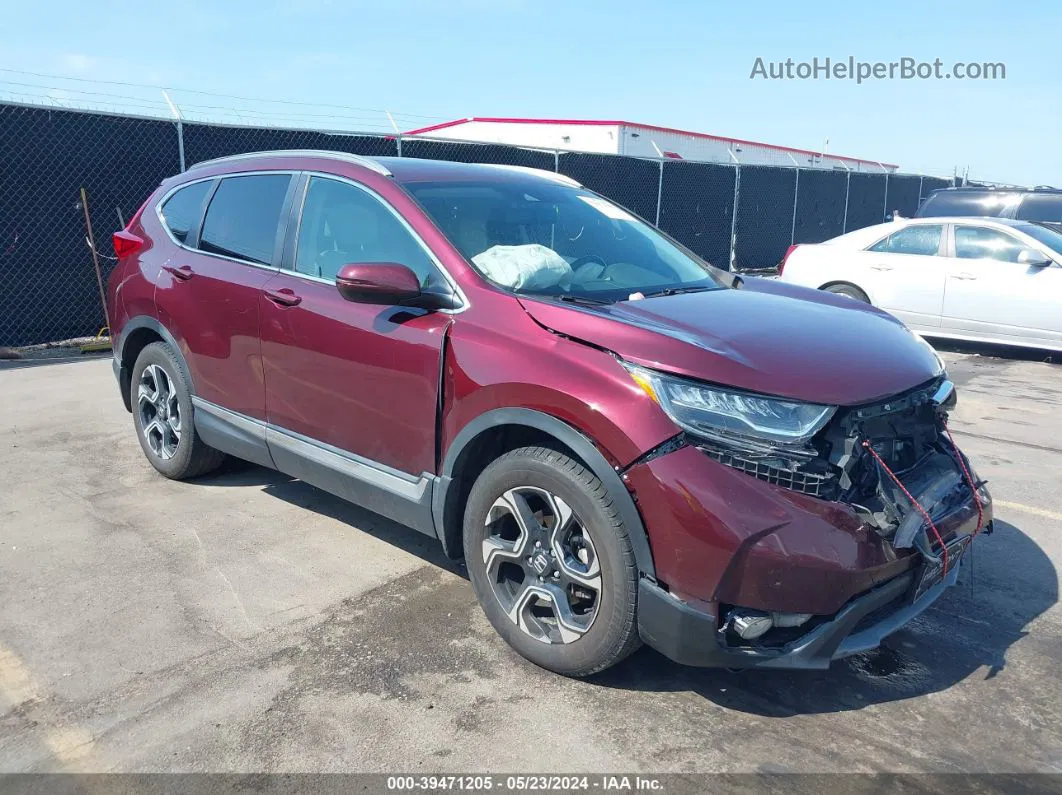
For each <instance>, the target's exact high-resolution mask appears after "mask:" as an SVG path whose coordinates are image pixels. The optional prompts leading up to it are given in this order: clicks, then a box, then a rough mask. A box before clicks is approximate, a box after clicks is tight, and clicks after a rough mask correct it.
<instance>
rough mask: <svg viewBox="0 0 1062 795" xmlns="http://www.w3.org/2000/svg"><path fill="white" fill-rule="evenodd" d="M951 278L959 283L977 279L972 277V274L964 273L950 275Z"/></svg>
mask: <svg viewBox="0 0 1062 795" xmlns="http://www.w3.org/2000/svg"><path fill="white" fill-rule="evenodd" d="M951 278H953V279H958V280H959V281H963V282H972V281H974V280H976V279H977V277H976V276H974V275H973V274H972V273H966V272H965V271H963V272H962V273H953V274H951Z"/></svg>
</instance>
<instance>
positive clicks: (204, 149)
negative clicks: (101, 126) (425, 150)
mask: <svg viewBox="0 0 1062 795" xmlns="http://www.w3.org/2000/svg"><path fill="white" fill-rule="evenodd" d="M183 128H184V129H183V132H184V160H185V165H186V166H193V165H195V164H196V163H200V162H202V161H204V160H212V159H214V158H215V157H227V156H228V155H239V154H243V153H244V152H264V151H268V150H270V149H328V150H331V151H335V152H347V153H349V154H352V155H367V156H372V155H375V156H377V157H384V156H386V155H397V154H398V142H397V141H396V140H395V139H394V138H388V137H384V136H375V135H340V134H334V133H324V132H317V131H316V130H275V129H271V128H268V127H228V126H224V125H210V124H185V125H183Z"/></svg>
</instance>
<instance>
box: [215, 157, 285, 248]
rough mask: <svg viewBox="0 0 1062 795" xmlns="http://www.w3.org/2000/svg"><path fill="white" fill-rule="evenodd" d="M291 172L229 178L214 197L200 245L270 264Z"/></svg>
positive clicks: (223, 180) (222, 183) (224, 179)
mask: <svg viewBox="0 0 1062 795" xmlns="http://www.w3.org/2000/svg"><path fill="white" fill-rule="evenodd" d="M290 181H291V175H290V174H254V175H250V176H245V177H225V178H223V179H222V180H221V184H220V185H218V189H217V191H216V192H215V193H214V197H213V198H212V199H211V200H210V207H208V208H207V214H206V218H205V219H204V220H203V233H202V234H201V235H200V236H199V248H200V249H201V250H202V251H205V252H207V253H208V254H221V255H223V256H226V257H235V258H237V259H243V260H248V261H250V262H257V263H261V264H262V265H269V264H271V263H272V262H273V250H274V248H275V246H276V240H277V229H278V226H279V224H280V213H281V210H282V209H283V207H284V195H285V194H286V193H287V190H288V183H289V182H290Z"/></svg>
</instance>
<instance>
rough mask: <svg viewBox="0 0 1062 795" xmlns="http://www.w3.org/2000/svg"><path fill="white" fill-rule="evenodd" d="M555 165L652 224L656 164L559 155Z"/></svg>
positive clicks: (657, 177)
mask: <svg viewBox="0 0 1062 795" xmlns="http://www.w3.org/2000/svg"><path fill="white" fill-rule="evenodd" d="M558 163H559V167H558V170H559V171H560V173H562V174H567V175H568V176H569V177H571V178H572V179H574V180H576V181H578V182H580V183H582V184H583V185H585V186H586V187H588V188H589V189H590V190H592V191H595V192H596V193H600V194H601V195H602V196H607V197H608V198H610V199H612V201H614V202H616V204H622V205H623V206H624V207H626V208H627V209H628V210H630V211H631V212H633V213H634V214H636V215H640V216H641V217H642V218H645V219H646V220H648V221H649V222H650V223H653V222H655V221H656V197H657V188H658V187H659V185H660V164H659V163H658V162H656V161H655V160H639V159H637V158H633V157H619V156H617V155H590V154H583V153H578V152H562V153H561V154H560V156H559V160H558Z"/></svg>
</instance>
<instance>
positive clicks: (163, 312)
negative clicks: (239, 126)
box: [155, 173, 292, 419]
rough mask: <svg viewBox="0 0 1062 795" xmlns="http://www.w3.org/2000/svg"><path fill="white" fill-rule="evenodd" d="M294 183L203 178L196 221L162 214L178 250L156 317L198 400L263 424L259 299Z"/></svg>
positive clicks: (284, 176) (158, 296) (254, 177)
mask: <svg viewBox="0 0 1062 795" xmlns="http://www.w3.org/2000/svg"><path fill="white" fill-rule="evenodd" d="M291 179H292V175H291V174H290V173H254V174H243V175H232V176H229V175H225V176H221V177H217V178H212V179H208V180H204V181H203V182H202V183H200V184H202V185H203V186H205V187H204V188H203V189H197V190H199V191H202V196H201V198H200V201H202V202H203V204H204V205H205V206H206V213H205V216H204V217H203V218H202V221H201V222H200V221H199V220H198V216H197V217H196V219H195V220H194V221H193V222H191V223H189V222H187V220H184V221H181V223H180V224H176V223H175V222H176V220H177V218H176V216H178V213H176V212H171V211H170V205H169V204H168V203H163V205H162V210H161V213H160V214H161V215H162V216H163V218H164V221H169V222H170V223H168V224H167V225H168V228H169V227H171V226H174V225H176V226H180V227H181V228H177V229H174V228H171V229H170V234H171V236H173V239H174V241H175V242H176V243H177V244H178V246H179V248H178V249H177V251H176V253H175V254H174V256H173V257H172V258H171V259H170V260H169V262H168V263H167V264H166V266H165V267H164V272H163V274H162V276H161V278H160V280H159V282H158V288H157V289H156V291H155V302H156V305H157V307H158V311H159V316H160V319H161V321H162V322H163V324H164V325H165V326H166V327H167V328H168V329H169V330H170V332H171V333H172V334H173V335H174V337H175V338H176V340H177V343H178V345H179V346H180V347H181V350H182V352H183V354H184V357H185V360H186V361H187V363H188V367H189V370H190V371H191V376H192V381H193V383H194V386H195V390H196V394H197V397H199V398H200V399H202V400H205V401H207V402H209V403H213V404H215V405H218V406H222V407H224V408H226V409H229V410H230V411H235V412H238V413H240V414H244V415H247V416H249V417H254V418H255V419H265V386H264V383H263V378H262V356H261V343H260V341H259V335H258V330H259V328H258V324H259V318H258V313H259V301H260V296H261V293H262V288H263V287H264V286H265V283H266V281H268V280H269V278H270V277H271V276H272V275H273V274H274V273H275V272H276V271H277V267H278V265H277V263H278V261H279V255H280V246H279V242H280V234H279V233H280V229H281V225H280V220H281V217H282V215H283V210H284V205H285V201H286V199H287V194H288V189H289V185H290V183H291ZM192 187H194V184H193V186H190V187H189V190H191V189H192ZM168 213H169V214H170V215H173V216H175V217H174V218H167V214H168ZM185 214H187V213H186V211H185Z"/></svg>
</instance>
